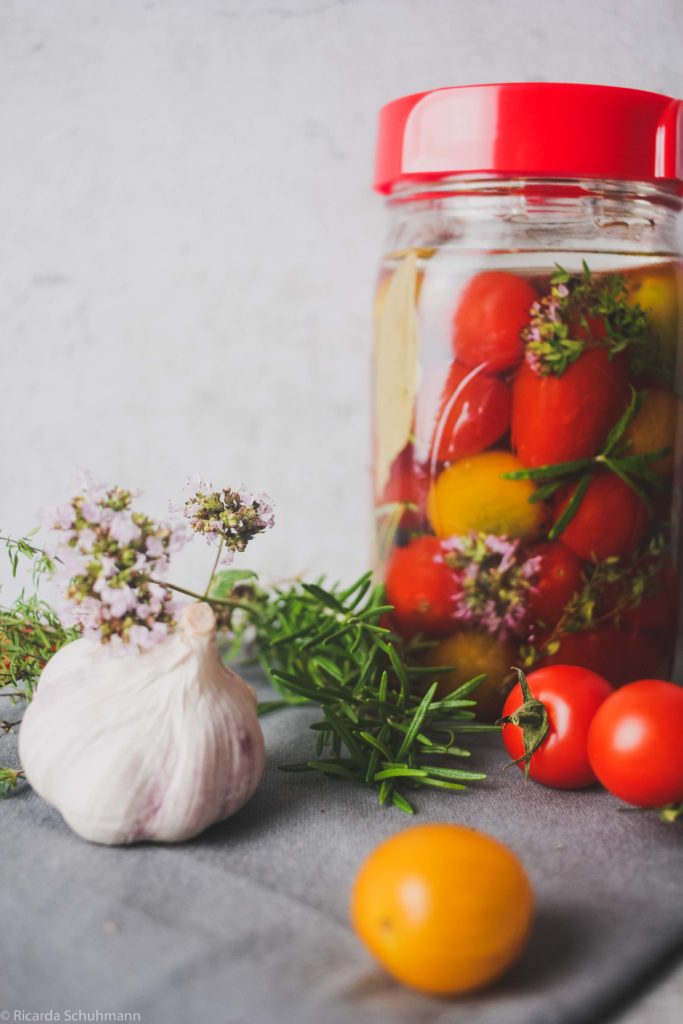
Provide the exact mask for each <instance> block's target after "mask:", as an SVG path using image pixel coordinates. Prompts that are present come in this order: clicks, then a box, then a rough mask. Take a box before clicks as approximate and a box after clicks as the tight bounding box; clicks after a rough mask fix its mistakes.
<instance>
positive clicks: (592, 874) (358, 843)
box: [0, 708, 683, 1024]
mask: <svg viewBox="0 0 683 1024" xmlns="http://www.w3.org/2000/svg"><path fill="white" fill-rule="evenodd" d="M5 712H6V708H5ZM0 717H3V713H2V712H1V711H0ZM5 717H6V714H5ZM313 717H315V715H314V713H313V712H312V711H311V710H310V709H292V710H290V709H288V710H286V711H282V712H276V713H274V714H271V715H269V716H268V717H267V718H266V719H265V720H264V730H265V733H266V739H267V744H268V766H267V770H266V775H265V777H264V780H263V783H262V785H261V788H260V789H259V791H258V793H257V794H256V796H255V797H254V798H253V799H252V801H251V802H250V803H249V804H248V805H247V806H246V807H245V808H244V809H243V810H242V811H241V812H240V813H239V814H238V815H236V816H235V817H234V818H233V819H231V820H230V821H227V822H225V823H223V824H221V825H218V826H215V827H214V828H213V829H211V830H209V832H207V833H206V834H205V835H203V836H201V837H200V838H199V839H196V840H193V841H192V842H187V843H183V844H180V845H178V846H154V845H152V844H144V845H140V846H137V847H132V848H107V847H100V846H94V845H90V844H88V843H86V842H84V841H82V840H80V839H78V838H77V837H76V836H75V835H73V834H72V833H71V832H70V831H69V829H68V828H67V827H66V825H65V824H64V823H63V821H62V820H61V818H60V816H59V814H58V813H57V812H56V811H54V810H53V809H52V808H50V807H48V806H47V805H46V804H44V803H43V802H42V801H41V800H40V799H38V797H37V796H36V795H35V794H33V793H32V792H31V790H30V789H29V788H28V786H23V787H22V788H21V789H20V790H19V791H17V793H16V794H15V795H13V796H11V797H10V798H8V799H7V800H5V801H2V802H0V860H1V863H2V883H1V885H0V915H1V916H0V920H1V921H2V925H3V939H2V945H1V948H0V1020H19V1019H21V1018H20V1017H19V1016H15V1011H18V1010H23V1011H30V1012H46V1011H49V1010H52V1011H54V1013H55V1014H57V1013H59V1014H61V1015H62V1016H61V1019H62V1020H64V1019H65V1012H66V1011H70V1012H71V1013H72V1017H71V1019H72V1020H77V1019H79V1018H78V1016H73V1014H74V1013H77V1012H78V1011H80V1012H81V1014H85V1013H91V1014H94V1013H95V1011H98V1010H99V1011H100V1013H101V1014H105V1013H108V1012H114V1011H118V1012H120V1013H124V1012H128V1013H130V1014H139V1017H132V1018H131V1017H129V1018H128V1019H137V1020H140V1021H142V1022H143V1024H194V1022H197V1024H199V1022H201V1024H289V1022H291V1024H460V1022H463V1024H464V1022H466V1024H570V1022H577V1024H578V1022H581V1024H588V1022H591V1021H602V1020H604V1015H605V1013H607V1012H608V1010H609V1009H610V1008H611V1007H613V1006H614V1004H615V1003H616V1002H617V1001H619V1000H623V999H624V998H626V997H627V996H628V995H629V993H631V992H632V991H633V990H634V988H635V987H636V986H637V985H638V984H639V983H641V982H642V981H643V980H644V979H645V978H646V976H647V975H648V973H649V972H651V971H652V970H653V968H654V967H655V965H656V964H658V963H659V962H661V961H662V960H663V959H664V958H666V956H667V955H670V954H671V953H672V952H673V951H675V950H676V948H678V946H679V944H681V943H683V898H682V897H681V892H682V888H683V870H682V868H683V831H682V830H681V828H680V827H677V826H667V825H664V824H663V823H661V822H660V821H659V820H658V818H657V816H656V815H654V814H651V813H638V812H635V813H628V812H623V811H619V810H618V809H617V808H618V805H617V802H616V801H614V800H613V799H612V798H611V797H610V796H609V795H608V794H606V793H603V792H600V791H598V790H597V789H596V790H591V791H588V792H583V793H580V794H576V793H563V792H558V791H553V790H549V789H545V788H543V787H541V786H537V785H535V784H534V783H529V784H527V785H525V784H524V782H523V779H522V777H521V773H519V772H518V771H517V770H516V769H511V770H510V771H507V772H503V770H502V769H503V765H504V764H505V762H506V755H505V752H504V751H503V750H502V746H501V744H500V740H499V738H498V737H497V736H489V737H486V738H484V739H479V740H476V739H475V738H474V737H468V739H470V740H471V743H470V746H471V748H472V749H473V750H474V751H475V753H474V756H473V758H472V761H471V766H472V767H474V766H475V764H476V765H477V766H482V767H483V768H484V769H485V770H486V771H488V772H489V773H490V774H489V778H488V779H487V780H486V781H485V782H483V783H479V784H474V785H472V787H471V788H470V789H469V790H468V791H467V792H464V793H453V794H450V793H447V792H436V791H435V792H426V793H420V794H419V796H418V803H419V815H418V816H417V817H416V818H414V819H410V818H408V817H407V816H405V815H404V814H402V813H401V812H400V811H397V810H394V809H387V810H382V809H380V808H379V807H378V806H377V804H376V800H375V796H374V794H373V793H372V792H371V791H369V790H367V791H366V790H365V789H364V788H361V787H354V786H351V785H349V784H347V783H339V782H334V781H330V780H327V779H324V778H322V777H319V776H317V775H291V774H286V773H284V772H280V771H279V770H278V767H277V766H278V765H279V764H283V763H286V762H291V761H300V760H305V759H306V758H307V757H310V756H312V751H313V742H314V735H313V733H311V732H310V730H308V728H307V725H308V723H309V722H310V721H311V720H312V718H313ZM14 742H15V741H14V739H13V738H12V737H5V738H4V739H2V740H0V762H3V763H7V762H8V760H9V758H10V757H11V755H12V751H13V748H14ZM420 821H455V822H461V823H463V824H466V825H471V826H474V827H476V828H479V829H482V830H484V831H486V832H489V833H491V834H492V835H494V836H497V837H498V838H499V839H501V840H502V841H503V842H505V843H507V844H508V845H509V846H511V847H512V849H513V850H515V851H516V852H517V853H518V854H519V856H520V857H521V858H522V860H523V861H524V864H525V865H526V868H527V871H528V872H529V875H530V877H531V881H532V884H533V887H534V890H535V893H536V898H537V917H536V924H535V928H534V932H533V936H532V938H531V941H530V944H529V946H528V949H527V950H526V953H525V955H524V957H523V958H522V960H521V961H520V962H519V963H518V964H517V965H516V967H515V968H513V970H512V971H511V972H510V973H509V974H508V975H507V976H506V977H505V978H504V979H502V980H501V981H500V982H499V983H497V984H496V986H495V987H493V988H491V989H489V990H487V991H485V992H482V993H480V994H477V995H476V996H471V997H468V998H464V999H460V1000H447V999H432V998H427V997H423V996H420V995H417V994H414V993H412V992H410V991H408V990H406V989H402V988H400V987H399V986H398V985H396V984H395V983H394V982H392V981H391V980H390V979H389V978H388V977H387V976H386V975H385V974H384V973H383V972H382V970H381V969H380V968H379V967H377V966H376V965H375V964H374V963H373V961H372V960H371V958H370V957H369V955H368V954H367V953H366V951H365V950H364V948H363V947H362V946H361V945H360V943H359V942H358V940H357V939H356V937H355V935H354V933H353V932H352V930H351V928H350V926H349V922H348V912H347V905H348V898H349V891H350V887H351V884H352V881H353V878H354V875H355V873H356V871H357V870H358V868H359V866H360V864H361V862H362V860H363V858H364V857H365V856H366V854H367V853H369V851H370V850H371V849H372V848H373V847H374V846H375V845H376V844H377V843H378V842H380V841H381V840H382V839H383V838H385V837H386V836H389V835H391V834H392V833H394V832H396V831H397V830H399V829H401V828H405V827H407V826H409V825H410V824H411V823H413V822H420ZM453 884H454V885H463V886H466V885H467V879H466V878H454V879H453ZM3 1010H4V1011H9V1012H10V1014H11V1016H9V1017H7V1016H4V1017H3V1014H2V1012H1V1011H3ZM24 1019H28V1018H26V1017H24ZM80 1019H82V1020H83V1019H87V1018H86V1017H85V1016H81V1018H80ZM91 1019H96V1018H95V1017H92V1018H91ZM99 1019H100V1020H101V1019H106V1018H104V1017H102V1016H100V1017H99Z"/></svg>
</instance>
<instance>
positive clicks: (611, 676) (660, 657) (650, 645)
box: [539, 625, 675, 686]
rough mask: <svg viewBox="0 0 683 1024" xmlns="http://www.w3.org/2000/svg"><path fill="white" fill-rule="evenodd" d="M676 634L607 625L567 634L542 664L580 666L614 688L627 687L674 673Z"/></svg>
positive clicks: (540, 663)
mask: <svg viewBox="0 0 683 1024" xmlns="http://www.w3.org/2000/svg"><path fill="white" fill-rule="evenodd" d="M674 641H675V633H674V632H672V633H671V634H670V638H669V635H667V636H666V637H662V635H661V634H658V635H656V636H655V635H653V634H651V633H646V632H644V631H643V630H639V629H632V628H629V627H626V628H622V629H620V628H619V627H618V626H615V625H604V626H600V627H599V628H598V629H582V630H580V631H578V632H576V633H565V634H564V636H562V637H560V639H559V648H558V649H557V650H556V651H555V653H554V654H551V655H547V656H546V657H544V658H543V659H542V660H541V661H540V662H539V665H579V666H581V668H588V669H590V670H591V671H592V672H597V673H598V674H599V675H601V676H604V677H605V679H608V680H609V682H610V683H611V684H612V686H624V685H625V684H626V683H631V682H633V680H634V679H642V678H643V676H644V675H646V674H647V673H653V674H655V673H660V672H661V673H662V674H663V675H666V674H667V673H668V672H669V671H670V670H671V664H672V662H673V654H674Z"/></svg>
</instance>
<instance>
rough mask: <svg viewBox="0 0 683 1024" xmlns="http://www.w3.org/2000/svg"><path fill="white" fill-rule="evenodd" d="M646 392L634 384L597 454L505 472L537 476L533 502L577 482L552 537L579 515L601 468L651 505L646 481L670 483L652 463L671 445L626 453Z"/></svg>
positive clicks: (525, 477)
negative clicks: (653, 449) (626, 444)
mask: <svg viewBox="0 0 683 1024" xmlns="http://www.w3.org/2000/svg"><path fill="white" fill-rule="evenodd" d="M646 395H647V392H646V391H636V390H635V388H633V387H632V388H631V397H630V400H629V403H628V405H627V407H626V409H625V410H624V412H623V413H622V415H621V416H620V417H619V419H618V420H617V422H616V423H615V424H614V426H613V427H612V429H611V430H610V432H609V434H608V435H607V439H606V440H605V443H604V445H603V448H602V451H601V452H599V453H598V454H597V455H593V456H591V457H590V458H585V459H574V460H573V461H571V462H556V463H553V464H551V465H546V466H537V467H535V468H531V469H518V470H514V471H513V472H510V473H503V474H502V476H503V478H504V479H506V480H533V481H534V483H537V484H539V485H540V486H539V487H538V488H537V489H536V491H534V493H533V494H532V495H531V496H530V498H529V501H530V502H532V503H537V502H540V501H547V500H548V498H550V497H552V496H553V494H555V492H556V491H558V490H559V489H560V488H561V487H564V486H566V485H567V484H571V483H575V484H576V486H575V487H574V490H573V492H572V495H571V497H570V499H569V501H568V502H567V505H566V506H565V508H564V510H563V512H562V514H561V516H560V517H559V518H558V519H557V521H556V522H555V523H554V524H553V526H552V527H551V529H550V530H549V531H548V539H549V540H557V538H558V537H559V536H560V535H561V534H562V533H563V532H564V530H565V529H566V528H567V526H568V525H569V523H570V522H571V520H572V519H573V518H574V516H575V515H576V513H577V511H578V509H579V506H580V505H581V502H582V501H583V499H584V497H585V495H586V491H587V490H588V487H589V485H590V482H591V480H592V479H593V476H594V474H595V473H596V472H598V471H600V470H608V471H609V472H611V473H614V474H615V475H616V476H618V477H619V478H620V480H622V481H623V482H624V483H625V484H626V485H627V486H628V487H630V489H631V490H632V491H633V492H634V494H636V495H637V496H638V497H639V498H640V499H641V500H642V501H643V502H644V503H645V505H646V506H647V507H648V508H649V509H651V508H652V502H651V500H650V497H649V495H648V494H647V492H646V491H645V490H644V488H643V486H642V484H646V485H649V486H651V487H653V488H661V487H664V486H666V481H665V480H664V479H663V478H662V476H661V475H660V474H658V473H657V472H655V470H654V469H653V468H652V466H653V463H656V462H657V461H658V460H659V459H661V458H662V457H663V456H664V455H668V454H669V452H670V450H671V449H670V448H661V449H659V450H658V451H655V452H646V453H643V454H642V455H625V454H623V444H622V442H623V441H624V438H625V435H626V432H627V430H628V428H629V427H630V425H631V423H632V422H633V420H634V419H635V417H636V416H637V415H638V412H639V410H640V408H641V406H642V404H643V402H644V400H645V397H646Z"/></svg>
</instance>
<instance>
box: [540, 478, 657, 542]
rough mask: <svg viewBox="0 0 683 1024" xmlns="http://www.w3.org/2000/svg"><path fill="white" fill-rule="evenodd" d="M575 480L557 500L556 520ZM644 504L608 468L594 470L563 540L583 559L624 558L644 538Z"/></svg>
mask: <svg viewBox="0 0 683 1024" xmlns="http://www.w3.org/2000/svg"><path fill="white" fill-rule="evenodd" d="M577 486H578V485H577V484H575V485H574V486H573V487H572V488H571V489H570V490H569V491H568V492H564V493H563V494H562V495H561V497H560V498H559V501H558V503H557V509H556V513H555V523H557V522H558V520H559V519H560V518H561V516H562V514H563V512H564V511H565V509H566V507H567V505H568V503H569V501H570V500H571V498H572V496H573V494H574V490H575V488H576V487H577ZM646 525H647V508H646V507H645V504H644V503H643V501H642V499H641V498H639V497H638V495H637V494H635V493H634V492H633V491H632V490H631V488H630V487H629V486H628V484H625V483H624V482H623V480H621V479H620V478H619V477H618V476H616V475H615V474H614V473H611V472H607V471H606V472H602V473H596V475H595V476H594V477H593V478H592V480H591V481H590V483H589V484H588V489H587V490H586V492H585V494H584V496H583V498H582V499H581V503H580V504H579V507H578V509H577V510H576V512H575V513H574V515H573V516H572V518H571V519H570V521H569V523H568V524H567V526H566V527H565V528H564V530H563V531H562V534H561V538H560V539H561V540H562V543H563V544H564V545H565V546H566V547H568V548H569V549H570V550H571V551H573V552H574V554H575V555H578V557H579V558H583V559H584V560H585V561H589V560H597V561H600V562H601V561H603V560H604V559H605V558H612V557H618V558H625V557H626V556H628V555H631V554H633V552H634V551H635V549H636V548H637V547H638V544H639V543H640V541H641V540H642V539H643V535H644V533H645V527H646Z"/></svg>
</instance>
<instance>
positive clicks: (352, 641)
mask: <svg viewBox="0 0 683 1024" xmlns="http://www.w3.org/2000/svg"><path fill="white" fill-rule="evenodd" d="M255 596H256V595H255ZM388 611H391V606H389V605H386V604H385V603H384V589H383V587H381V586H373V584H372V577H371V574H370V573H366V574H365V575H364V576H362V577H361V578H360V579H359V580H357V581H356V582H355V583H354V584H353V585H352V586H351V587H347V588H345V589H342V588H341V587H339V586H332V587H326V586H324V584H323V581H322V580H319V581H318V582H317V583H312V584H307V583H296V584H294V585H293V586H290V587H287V588H285V589H282V588H280V589H276V590H275V592H274V593H273V594H272V595H271V596H270V597H269V598H268V599H267V600H266V601H262V602H261V606H260V613H258V614H255V615H254V616H248V615H247V616H245V619H244V623H245V627H244V628H246V623H248V622H250V623H251V625H252V626H253V627H255V630H256V638H255V646H256V653H257V659H258V661H259V663H260V664H261V666H262V667H263V669H264V671H265V673H266V675H267V676H268V678H269V679H270V681H271V683H272V684H273V686H274V687H275V689H276V690H277V691H278V692H279V693H280V694H281V695H282V701H281V702H277V703H278V704H279V706H285V705H286V704H301V703H306V704H315V705H317V706H318V707H319V708H320V711H321V718H320V719H319V720H317V721H315V722H313V724H312V725H311V729H312V730H313V732H314V733H315V735H316V738H317V743H316V756H315V757H312V758H311V759H310V760H307V761H305V762H303V763H301V764H292V765H284V766H282V767H283V770H285V771H290V772H308V771H318V772H321V773H323V774H325V775H328V776H330V777H332V778H336V779H344V780H346V781H350V782H355V783H358V784H361V785H367V786H372V787H374V788H375V790H376V791H377V798H378V801H379V803H380V804H389V803H391V804H393V806H395V807H398V808H399V809H400V810H402V811H405V812H406V813H413V810H414V808H413V804H412V802H411V800H410V799H409V797H408V793H409V792H410V791H411V790H414V789H418V788H420V787H425V786H426V787H431V788H439V789H448V790H460V789H463V788H465V784H466V783H467V782H472V781H476V780H479V779H483V778H484V777H485V776H484V774H483V773H482V772H478V771H472V770H469V769H465V768H461V767H453V766H452V765H449V764H448V759H452V758H456V759H461V758H467V757H469V756H470V753H469V751H468V750H466V749H464V748H463V747H462V746H461V745H460V743H459V742H458V737H459V736H460V734H462V733H474V732H487V731H491V730H494V731H495V730H496V727H495V726H486V725H481V724H479V723H478V722H476V721H475V720H474V717H475V716H474V712H473V710H472V708H473V707H474V701H473V700H471V699H470V696H471V693H472V691H473V690H474V689H475V688H476V686H478V684H479V683H480V682H481V681H482V678H483V677H482V676H479V677H477V678H476V679H473V680H471V681H470V682H468V683H465V684H464V685H463V686H461V687H460V688H459V689H458V690H456V691H454V692H453V693H451V694H449V695H448V697H446V698H444V699H441V700H439V699H437V697H436V691H437V683H436V681H431V685H428V686H427V689H426V692H425V683H424V680H425V678H426V679H427V680H429V679H430V676H431V680H435V677H436V675H437V674H438V670H435V669H430V670H429V674H427V673H426V672H425V668H424V666H413V665H411V664H410V652H408V651H405V650H403V649H402V648H401V647H400V646H399V640H398V638H397V637H395V636H394V635H393V634H392V633H391V631H390V630H389V629H387V628H385V627H384V626H382V625H380V621H381V619H382V616H383V615H384V614H385V613H386V612H388ZM273 709H274V708H273V702H272V701H268V702H267V703H266V704H265V705H262V708H261V710H262V713H266V712H269V711H272V710H273ZM456 763H457V762H456Z"/></svg>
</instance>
